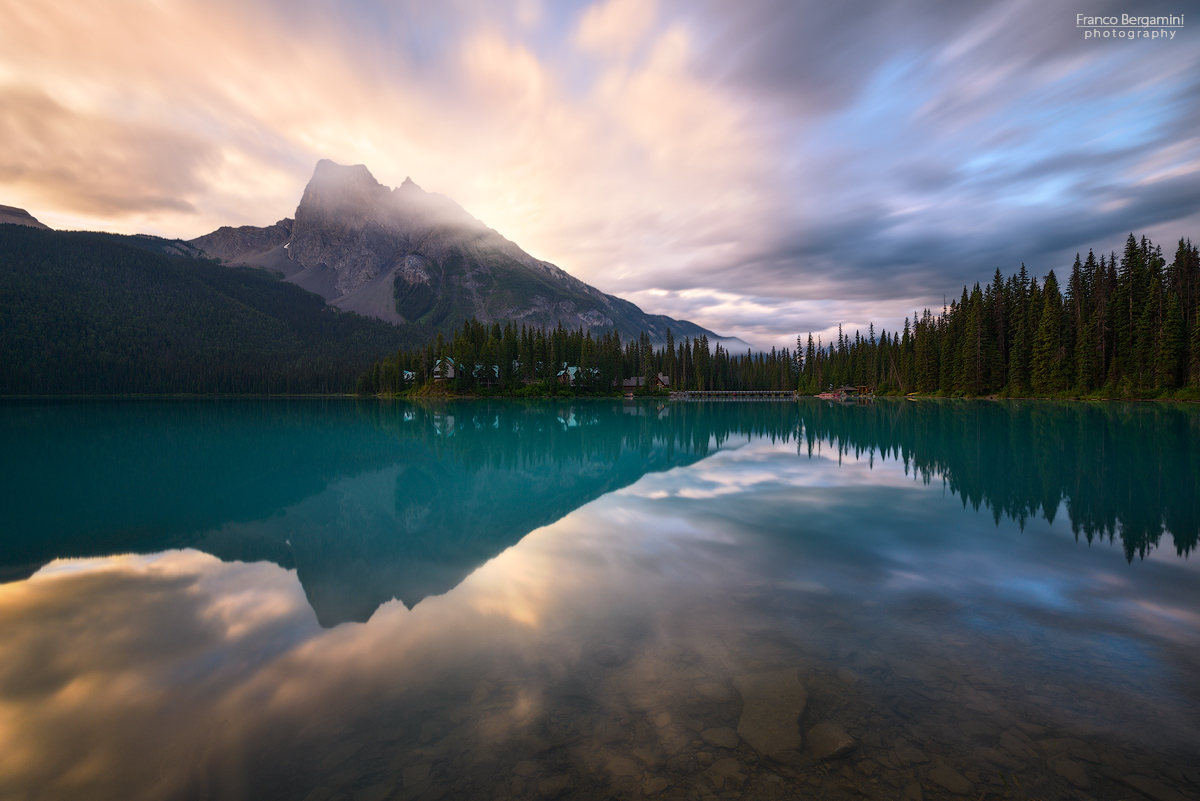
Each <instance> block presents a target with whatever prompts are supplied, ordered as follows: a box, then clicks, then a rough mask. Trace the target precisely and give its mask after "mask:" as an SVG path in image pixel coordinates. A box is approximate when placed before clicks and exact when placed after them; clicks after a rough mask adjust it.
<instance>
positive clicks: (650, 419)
mask: <svg viewBox="0 0 1200 801" xmlns="http://www.w3.org/2000/svg"><path fill="white" fill-rule="evenodd" d="M358 408H359V409H360V411H361V412H362V413H363V414H364V415H367V416H368V417H369V418H370V419H371V421H372V422H373V423H374V425H376V426H377V427H379V428H381V429H383V430H386V431H388V432H389V433H391V434H392V435H394V436H395V437H396V438H397V439H400V440H402V441H419V442H421V443H423V444H424V445H427V446H429V447H431V448H432V449H433V450H434V451H435V453H436V454H437V456H438V457H439V458H442V459H450V460H453V461H455V462H457V463H458V464H460V465H462V466H463V467H466V468H469V469H480V468H483V467H490V468H493V469H496V470H506V469H508V470H511V469H525V468H529V467H533V466H537V465H543V464H549V463H556V464H558V463H569V462H584V461H589V462H594V461H597V460H601V461H603V460H605V459H607V460H609V461H612V460H615V459H616V458H617V457H619V456H620V455H621V454H623V453H629V452H630V451H634V452H640V453H642V454H648V453H649V452H650V451H651V450H652V449H659V448H661V449H664V450H665V452H666V454H667V456H668V460H669V458H670V457H672V456H674V455H676V454H678V455H686V456H692V457H704V456H707V455H708V454H709V452H710V451H711V450H714V449H717V448H720V447H721V445H722V444H724V443H725V441H726V440H728V439H729V438H730V437H732V436H756V437H759V436H761V437H769V438H771V439H780V440H782V441H784V442H786V441H788V440H789V439H790V438H791V437H793V436H795V433H796V426H797V421H798V415H797V410H796V406H795V405H793V404H777V403H671V404H666V403H663V404H658V403H649V402H638V403H633V404H624V405H622V404H617V403H613V402H611V401H606V400H598V401H581V402H578V403H573V404H563V403H558V402H554V401H545V402H543V401H532V402H527V403H523V402H520V401H511V400H501V401H495V402H488V401H450V402H446V403H429V404H425V403H421V404H417V403H409V402H397V403H387V402H384V403H380V404H378V405H368V404H363V405H360V406H359V407H358Z"/></svg>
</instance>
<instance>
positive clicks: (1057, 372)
mask: <svg viewBox="0 0 1200 801" xmlns="http://www.w3.org/2000/svg"><path fill="white" fill-rule="evenodd" d="M1042 295H1043V298H1044V300H1043V302H1042V313H1041V315H1040V320H1039V322H1038V330H1037V337H1036V340H1035V342H1034V348H1033V363H1032V365H1031V372H1032V378H1033V389H1034V390H1035V391H1037V392H1040V393H1046V394H1055V393H1059V392H1062V391H1063V390H1065V389H1066V383H1065V381H1064V380H1063V369H1062V366H1063V365H1062V361H1063V359H1062V296H1061V295H1059V292H1058V281H1057V279H1055V277H1054V271H1053V270H1051V271H1050V274H1049V275H1047V276H1046V286H1045V288H1044V289H1043V290H1042Z"/></svg>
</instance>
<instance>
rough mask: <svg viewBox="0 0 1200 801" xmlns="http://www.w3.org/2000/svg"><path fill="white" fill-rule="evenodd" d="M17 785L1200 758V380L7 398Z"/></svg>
mask: <svg viewBox="0 0 1200 801" xmlns="http://www.w3.org/2000/svg"><path fill="white" fill-rule="evenodd" d="M0 457H2V458H0V501H2V503H3V508H4V523H3V526H2V530H0V582H2V583H0V710H2V712H0V797H3V798H5V799H60V798H62V799H65V798H71V799H80V798H86V799H276V798H278V799H297V800H306V801H329V800H330V799H339V800H341V799H346V800H347V801H351V800H352V801H385V800H391V801H417V799H421V801H437V799H443V798H446V799H457V798H480V799H500V800H502V799H509V798H512V799H526V798H563V799H585V798H586V799H606V798H616V799H635V798H661V799H688V800H689V801H701V800H702V799H703V801H713V799H758V798H765V799H774V798H780V799H794V798H835V799H843V798H844V799H862V798H888V799H911V800H912V801H917V800H918V799H926V798H970V799H981V798H997V799H998V798H1012V799H1025V798H1031V799H1059V798H1067V799H1070V798H1076V799H1109V800H1111V801H1116V800H1117V799H1140V798H1144V797H1148V798H1153V799H1159V800H1160V801H1173V800H1174V799H1189V798H1190V799H1196V798H1200V682H1198V681H1197V679H1198V678H1200V566H1198V559H1197V554H1196V553H1195V549H1196V546H1197V537H1198V535H1200V500H1198V499H1200V407H1197V406H1196V405H1183V404H1176V405H1165V404H1119V403H1105V404H1089V403H1054V402H1026V401H1020V402H1018V401H1013V402H989V401H949V400H947V401H938V400H921V401H916V402H914V401H906V400H903V399H899V400H879V401H876V402H873V403H860V404H841V403H836V402H825V401H819V400H816V399H801V400H799V401H798V402H797V401H790V402H783V401H761V402H749V401H746V402H683V401H669V402H668V401H637V402H629V401H626V402H621V401H601V400H596V401H576V402H551V401H544V402H518V401H504V402H502V401H495V402H489V401H457V402H442V403H416V402H406V401H378V400H362V401H358V400H315V399H314V400H271V401H255V400H247V401H149V400H147V401H111V402H107V401H97V402H68V401H6V402H3V403H2V404H0Z"/></svg>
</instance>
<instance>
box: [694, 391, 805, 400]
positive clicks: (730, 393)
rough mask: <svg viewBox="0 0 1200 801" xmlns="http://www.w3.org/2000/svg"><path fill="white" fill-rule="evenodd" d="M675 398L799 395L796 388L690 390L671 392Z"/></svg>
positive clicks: (742, 397)
mask: <svg viewBox="0 0 1200 801" xmlns="http://www.w3.org/2000/svg"><path fill="white" fill-rule="evenodd" d="M671 397H672V398H673V399H674V400H780V399H791V398H797V397H799V393H798V392H796V391H795V390H790V389H781V390H768V391H760V392H750V391H746V390H732V389H730V390H688V391H676V392H672V393H671Z"/></svg>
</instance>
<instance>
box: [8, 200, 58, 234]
mask: <svg viewBox="0 0 1200 801" xmlns="http://www.w3.org/2000/svg"><path fill="white" fill-rule="evenodd" d="M4 224H8V225H28V226H29V227H30V228H43V229H47V230H49V228H50V226H48V225H46V224H45V223H43V222H40V221H39V220H38V219H37V218H36V217H34V216H33V215H32V214H30V213H29V212H27V211H25V209H18V208H17V207H16V206H0V225H4Z"/></svg>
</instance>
